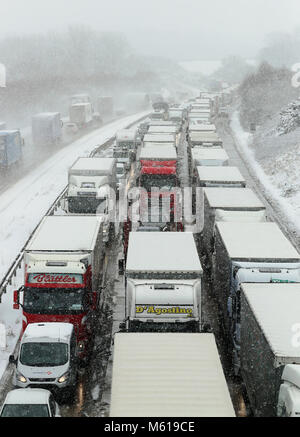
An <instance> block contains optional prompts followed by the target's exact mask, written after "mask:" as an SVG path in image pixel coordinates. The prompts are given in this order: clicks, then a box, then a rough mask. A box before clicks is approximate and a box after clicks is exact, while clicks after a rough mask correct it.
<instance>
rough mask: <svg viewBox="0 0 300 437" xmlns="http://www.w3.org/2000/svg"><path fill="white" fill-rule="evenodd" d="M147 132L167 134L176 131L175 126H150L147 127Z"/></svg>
mask: <svg viewBox="0 0 300 437" xmlns="http://www.w3.org/2000/svg"><path fill="white" fill-rule="evenodd" d="M148 132H149V134H152V133H160V134H164V133H166V134H168V133H174V134H175V133H176V132H177V126H150V127H149V129H148Z"/></svg>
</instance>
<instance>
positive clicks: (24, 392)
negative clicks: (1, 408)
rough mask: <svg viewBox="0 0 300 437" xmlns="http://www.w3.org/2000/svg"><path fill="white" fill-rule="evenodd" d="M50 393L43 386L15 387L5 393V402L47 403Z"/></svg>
mask: <svg viewBox="0 0 300 437" xmlns="http://www.w3.org/2000/svg"><path fill="white" fill-rule="evenodd" d="M50 394H51V393H50V391H48V390H45V389H43V388H17V389H15V390H11V391H10V392H9V393H8V394H7V396H6V399H5V404H17V405H18V404H24V405H26V404H47V403H48V399H49V396H50Z"/></svg>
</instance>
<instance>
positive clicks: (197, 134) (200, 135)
mask: <svg viewBox="0 0 300 437" xmlns="http://www.w3.org/2000/svg"><path fill="white" fill-rule="evenodd" d="M190 140H191V141H221V138H220V137H219V135H218V134H217V133H216V132H211V131H209V132H207V131H192V132H191V133H190Z"/></svg>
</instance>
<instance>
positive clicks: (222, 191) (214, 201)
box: [203, 187, 265, 210]
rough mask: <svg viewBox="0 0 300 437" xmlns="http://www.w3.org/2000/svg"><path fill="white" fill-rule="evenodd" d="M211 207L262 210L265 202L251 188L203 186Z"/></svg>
mask: <svg viewBox="0 0 300 437" xmlns="http://www.w3.org/2000/svg"><path fill="white" fill-rule="evenodd" d="M203 192H204V196H205V198H206V199H207V202H208V204H209V206H210V208H223V209H235V208H239V209H240V210H241V209H242V208H245V209H253V210H261V209H265V206H264V204H263V203H262V202H261V200H260V199H259V198H258V197H257V195H256V194H255V193H254V191H253V190H251V188H225V187H220V188H218V187H217V188H214V187H213V188H203Z"/></svg>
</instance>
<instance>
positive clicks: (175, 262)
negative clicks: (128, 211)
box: [125, 232, 203, 332]
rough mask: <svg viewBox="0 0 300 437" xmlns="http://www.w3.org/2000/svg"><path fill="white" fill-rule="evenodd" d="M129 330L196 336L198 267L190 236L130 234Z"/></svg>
mask: <svg viewBox="0 0 300 437" xmlns="http://www.w3.org/2000/svg"><path fill="white" fill-rule="evenodd" d="M125 275H126V292H125V293H126V297H125V329H126V330H127V331H153V330H154V331H184V332H199V330H201V328H202V324H203V320H202V319H201V278H202V267H201V263H200V260H199V256H198V253H197V249H196V244H195V241H194V237H193V234H192V233H190V232H131V233H130V235H129V246H128V253H127V262H126V272H125Z"/></svg>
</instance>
